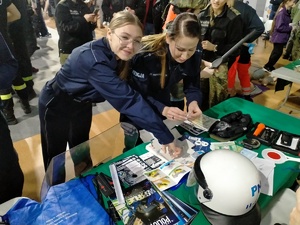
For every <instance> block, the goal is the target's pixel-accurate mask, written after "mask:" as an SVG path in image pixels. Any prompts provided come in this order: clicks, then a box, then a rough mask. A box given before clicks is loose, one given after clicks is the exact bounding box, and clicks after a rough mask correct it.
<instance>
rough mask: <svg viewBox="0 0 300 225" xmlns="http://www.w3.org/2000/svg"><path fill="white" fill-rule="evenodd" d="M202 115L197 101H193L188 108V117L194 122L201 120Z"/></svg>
mask: <svg viewBox="0 0 300 225" xmlns="http://www.w3.org/2000/svg"><path fill="white" fill-rule="evenodd" d="M201 115H202V111H201V109H200V108H199V106H198V103H197V102H196V101H192V102H191V103H190V104H189V106H188V116H187V118H188V119H189V120H194V119H197V118H199V117H200V116H201Z"/></svg>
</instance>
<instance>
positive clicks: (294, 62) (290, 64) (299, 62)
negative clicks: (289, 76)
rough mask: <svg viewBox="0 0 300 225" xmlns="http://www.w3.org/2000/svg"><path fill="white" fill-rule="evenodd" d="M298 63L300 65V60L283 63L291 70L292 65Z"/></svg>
mask: <svg viewBox="0 0 300 225" xmlns="http://www.w3.org/2000/svg"><path fill="white" fill-rule="evenodd" d="M298 65H300V60H296V61H293V62H291V63H289V64H287V65H285V66H284V67H285V68H288V69H291V70H293V69H294V67H295V66H298Z"/></svg>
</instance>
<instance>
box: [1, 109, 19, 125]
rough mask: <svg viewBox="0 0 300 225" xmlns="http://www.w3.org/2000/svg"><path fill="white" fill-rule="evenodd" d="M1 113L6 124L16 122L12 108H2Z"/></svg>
mask: <svg viewBox="0 0 300 225" xmlns="http://www.w3.org/2000/svg"><path fill="white" fill-rule="evenodd" d="M3 114H4V117H5V120H6V122H7V124H8V125H15V124H17V123H18V120H17V119H16V117H15V114H14V111H13V109H11V110H6V109H3Z"/></svg>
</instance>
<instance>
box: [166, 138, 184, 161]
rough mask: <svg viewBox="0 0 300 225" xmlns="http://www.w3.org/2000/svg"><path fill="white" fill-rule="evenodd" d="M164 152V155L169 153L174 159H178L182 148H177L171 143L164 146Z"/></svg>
mask: <svg viewBox="0 0 300 225" xmlns="http://www.w3.org/2000/svg"><path fill="white" fill-rule="evenodd" d="M162 151H163V152H164V153H166V152H167V151H168V153H169V154H170V155H171V156H172V157H173V158H177V157H179V156H180V154H181V148H180V147H177V146H176V145H175V143H174V142H171V143H170V144H167V145H162Z"/></svg>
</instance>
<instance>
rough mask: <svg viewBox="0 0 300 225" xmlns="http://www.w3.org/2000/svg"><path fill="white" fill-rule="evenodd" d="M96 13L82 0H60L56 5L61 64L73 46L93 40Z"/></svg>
mask: <svg viewBox="0 0 300 225" xmlns="http://www.w3.org/2000/svg"><path fill="white" fill-rule="evenodd" d="M97 19H98V14H97V15H95V14H94V13H93V12H91V11H90V9H89V7H88V5H87V4H86V3H84V2H83V1H82V0H75V1H73V0H61V1H60V2H59V3H58V5H57V6H56V10H55V21H56V26H57V31H58V35H59V40H58V49H59V58H60V64H61V65H63V64H64V63H65V61H66V59H67V58H68V56H69V55H70V54H71V52H72V51H73V49H74V48H76V47H78V46H80V45H83V44H84V43H86V42H89V41H92V40H93V30H94V29H95V28H96V25H97V24H96V23H97Z"/></svg>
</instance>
